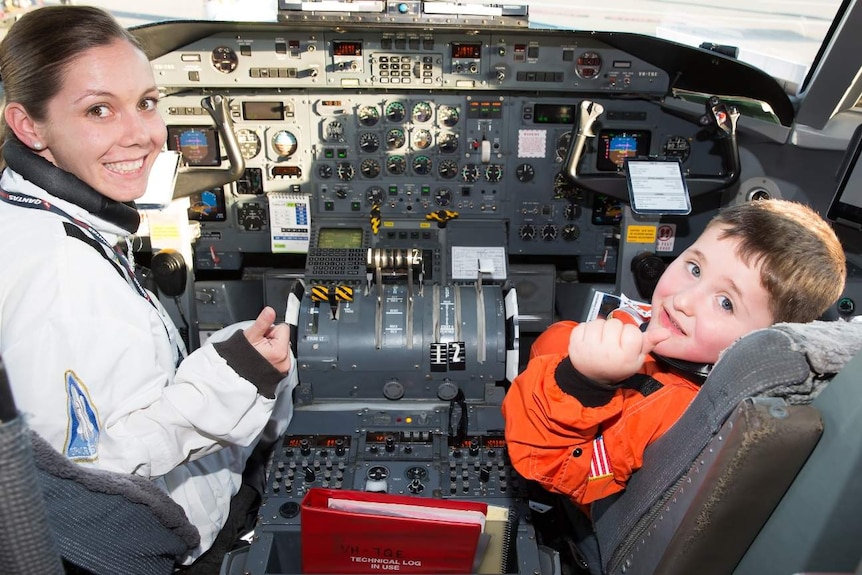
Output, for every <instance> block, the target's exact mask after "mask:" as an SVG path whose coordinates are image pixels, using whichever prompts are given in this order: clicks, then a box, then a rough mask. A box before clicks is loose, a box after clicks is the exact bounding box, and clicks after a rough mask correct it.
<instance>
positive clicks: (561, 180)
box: [554, 174, 577, 200]
mask: <svg viewBox="0 0 862 575" xmlns="http://www.w3.org/2000/svg"><path fill="white" fill-rule="evenodd" d="M575 196H577V194H576V193H575V186H573V185H572V183H571V182H570V181H569V180H568V179H566V176H564V175H563V174H557V175H556V177H555V178H554V199H555V200H564V199H566V198H569V199H575Z"/></svg>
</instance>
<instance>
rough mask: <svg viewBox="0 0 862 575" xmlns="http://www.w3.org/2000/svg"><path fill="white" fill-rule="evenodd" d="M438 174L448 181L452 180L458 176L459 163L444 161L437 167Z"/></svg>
mask: <svg viewBox="0 0 862 575" xmlns="http://www.w3.org/2000/svg"><path fill="white" fill-rule="evenodd" d="M437 174H438V175H439V176H440V177H441V178H444V179H446V180H451V179H452V178H454V177H455V176H457V175H458V162H456V161H455V160H443V161H442V162H440V165H439V166H437Z"/></svg>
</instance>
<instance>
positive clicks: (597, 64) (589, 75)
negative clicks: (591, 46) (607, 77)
mask: <svg viewBox="0 0 862 575" xmlns="http://www.w3.org/2000/svg"><path fill="white" fill-rule="evenodd" d="M601 71H602V57H601V56H599V54H598V52H584V53H583V54H581V55H580V56H578V59H577V61H576V62H575V74H577V75H578V77H580V78H583V79H584V80H591V79H593V78H595V77H596V76H598V75H599V72H601Z"/></svg>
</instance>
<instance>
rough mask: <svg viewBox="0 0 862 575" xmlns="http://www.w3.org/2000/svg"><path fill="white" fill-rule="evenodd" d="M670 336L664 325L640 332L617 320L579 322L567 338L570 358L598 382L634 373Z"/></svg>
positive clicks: (622, 377)
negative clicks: (648, 355) (656, 347)
mask: <svg viewBox="0 0 862 575" xmlns="http://www.w3.org/2000/svg"><path fill="white" fill-rule="evenodd" d="M670 335H671V333H670V331H668V330H667V329H664V328H660V329H653V330H650V331H647V332H645V333H642V332H641V331H640V329H638V328H637V327H635V326H634V325H631V324H624V323H623V322H621V321H620V320H618V319H609V320H603V319H597V320H593V321H588V322H584V323H580V324H578V325H577V327H575V329H573V330H572V335H571V336H570V337H569V361H571V362H572V365H573V366H574V368H575V369H576V370H578V372H579V373H581V375H583V376H584V377H587V378H589V379H591V380H593V381H595V382H597V383H601V384H605V385H610V384H614V383H618V382H620V381H622V380H624V379H626V378H627V377H631V376H632V375H634V374H635V373H637V371H638V369H640V367H641V365H643V362H644V359H646V356H647V354H648V353H650V352H651V351H652V350H653V349H654V348H655V346H657V345H658V344H660V343H661V342H663V341H664V340H666V339H668V338H669V337H670Z"/></svg>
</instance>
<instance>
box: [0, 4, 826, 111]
mask: <svg viewBox="0 0 862 575" xmlns="http://www.w3.org/2000/svg"><path fill="white" fill-rule="evenodd" d="M283 1H284V0H283ZM51 3H53V2H50V1H44V2H40V1H38V0H31V1H30V2H28V1H26V0H17V1H15V2H9V1H7V2H3V3H2V5H5V6H10V7H9V8H6V12H7V15H10V14H11V15H14V13H15V12H19V11H21V10H26V9H27V8H28V7H29V6H33V5H41V4H51ZM72 3H76V4H92V5H97V6H102V7H104V8H107V9H109V10H111V11H112V13H113V14H114V15H115V16H116V17H117V18H118V19H119V20H120V21H121V22H123V24H125V25H126V26H137V25H141V24H148V23H152V22H158V21H163V20H177V19H181V20H206V19H213V20H243V21H246V20H258V21H275V20H276V19H277V14H278V0H196V1H195V0H184V1H182V2H178V1H177V0H149V1H148V2H146V3H130V2H128V0H90V1H88V2H83V1H82V2H72ZM286 4H296V5H300V4H303V5H306V6H311V5H314V4H318V5H320V6H326V5H329V6H332V5H338V4H341V5H347V4H348V3H347V2H332V1H329V2H286ZM376 4H383V2H372V1H365V2H363V1H354V2H352V5H353V6H357V7H358V6H363V5H365V6H369V7H373V5H376ZM425 4H426V5H431V4H435V2H425ZM445 4H448V5H451V4H455V3H454V2H446V3H445ZM458 4H461V5H465V6H467V5H469V6H474V7H475V6H480V5H482V4H485V5H487V4H489V2H482V1H474V2H471V3H468V2H459V3H458ZM515 4H522V5H524V4H526V5H528V17H529V20H530V26H531V27H536V28H558V29H571V30H585V31H607V32H633V33H637V34H645V35H648V36H654V37H658V38H662V39H665V40H671V41H674V42H678V43H681V44H686V45H690V46H702V47H706V46H711V47H712V48H713V49H716V50H719V51H721V52H723V53H726V54H729V55H735V56H736V57H737V58H738V59H740V60H741V61H743V62H746V63H748V64H751V65H753V66H755V67H757V68H760V69H761V70H763V71H765V72H766V73H768V74H769V75H771V76H773V77H774V78H776V79H777V80H778V81H779V82H780V83H781V85H782V86H783V87H784V89H785V91H786V92H787V93H788V94H791V95H794V94H796V93H797V92H798V91H799V89H800V87H801V86H802V85H803V81H804V79H805V77H806V75H807V74H808V71H809V69H810V68H811V66H812V64H813V63H814V61H815V59H816V57H817V54H818V51H819V49H820V46H821V44H822V43H823V40H824V38H826V36H827V34H828V33H829V29H830V26H831V25H832V21H833V19H834V18H835V15H836V13H837V12H838V10H839V8H840V7H841V0H807V1H806V2H786V1H782V2H778V1H775V0H729V1H727V2H722V3H716V2H707V1H706V0H686V1H685V2H680V1H678V0H617V1H615V2H585V1H583V0H537V1H533V2H528V3H515ZM491 5H492V6H502V5H504V3H493V4H491ZM505 5H507V6H509V5H513V3H505ZM485 7H486V8H487V6H485Z"/></svg>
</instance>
